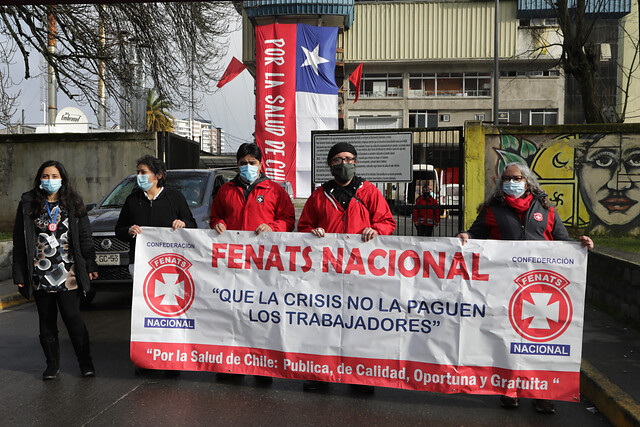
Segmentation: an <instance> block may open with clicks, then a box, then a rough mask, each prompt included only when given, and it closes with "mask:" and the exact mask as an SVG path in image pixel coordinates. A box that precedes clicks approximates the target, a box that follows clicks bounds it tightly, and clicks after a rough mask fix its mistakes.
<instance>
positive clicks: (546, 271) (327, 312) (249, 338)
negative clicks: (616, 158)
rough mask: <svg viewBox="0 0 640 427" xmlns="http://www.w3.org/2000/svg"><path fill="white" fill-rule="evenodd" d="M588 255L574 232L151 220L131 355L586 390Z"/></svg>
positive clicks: (141, 240)
mask: <svg viewBox="0 0 640 427" xmlns="http://www.w3.org/2000/svg"><path fill="white" fill-rule="evenodd" d="M586 266H587V252H586V250H585V249H583V248H580V246H579V244H577V243H574V242H532V241H528V242H522V241H519V242H516V241H491V240H469V241H468V243H467V244H466V245H464V246H461V243H460V240H459V239H453V238H416V237H397V236H377V237H376V238H375V239H373V240H372V241H370V242H367V243H363V242H362V241H361V239H360V236H359V235H328V236H326V237H324V238H318V237H315V236H313V235H311V234H302V233H262V234H261V235H260V236H256V235H255V234H254V233H253V232H236V231H227V232H225V233H224V234H222V235H218V233H217V232H215V231H213V230H193V229H180V230H177V231H173V230H171V229H164V228H152V227H144V228H143V233H142V234H141V235H139V236H138V237H137V242H136V268H135V277H134V289H133V308H132V319H131V359H132V360H133V362H134V363H135V364H136V365H138V366H141V367H145V368H152V369H173V370H202V371H216V372H232V373H240V374H255V375H268V376H275V377H282V378H298V379H316V380H321V381H333V382H343V383H352V384H368V385H376V386H385V387H396V388H404V389H414V390H428V391H436V392H442V393H476V394H506V395H511V396H522V397H535V398H544V399H554V400H572V401H578V400H579V377H580V360H581V352H582V326H583V310H584V294H585V283H586Z"/></svg>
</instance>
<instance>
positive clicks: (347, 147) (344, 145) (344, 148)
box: [327, 142, 358, 163]
mask: <svg viewBox="0 0 640 427" xmlns="http://www.w3.org/2000/svg"><path fill="white" fill-rule="evenodd" d="M344 152H346V153H351V154H353V157H358V152H357V151H356V148H355V147H354V146H353V145H351V144H349V143H348V142H338V143H337V144H335V145H334V146H333V147H331V150H329V154H328V155H327V163H331V159H333V156H335V155H336V154H338V153H344Z"/></svg>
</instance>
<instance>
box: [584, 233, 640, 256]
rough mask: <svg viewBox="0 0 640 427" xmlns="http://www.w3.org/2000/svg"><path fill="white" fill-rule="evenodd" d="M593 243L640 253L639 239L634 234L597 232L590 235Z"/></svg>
mask: <svg viewBox="0 0 640 427" xmlns="http://www.w3.org/2000/svg"><path fill="white" fill-rule="evenodd" d="M590 237H591V238H592V239H593V243H594V244H595V245H596V248H597V247H598V246H606V247H607V248H613V249H618V250H620V251H625V252H631V253H634V254H640V239H638V238H637V237H634V236H610V235H604V234H598V235H595V236H590Z"/></svg>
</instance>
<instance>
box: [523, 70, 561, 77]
mask: <svg viewBox="0 0 640 427" xmlns="http://www.w3.org/2000/svg"><path fill="white" fill-rule="evenodd" d="M559 75H560V71H558V70H544V71H529V77H558V76H559Z"/></svg>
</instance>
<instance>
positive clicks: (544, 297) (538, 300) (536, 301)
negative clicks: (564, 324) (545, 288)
mask: <svg viewBox="0 0 640 427" xmlns="http://www.w3.org/2000/svg"><path fill="white" fill-rule="evenodd" d="M552 295H553V294H548V293H535V294H534V293H531V299H532V300H533V304H531V303H530V302H528V301H524V303H523V305H522V320H524V319H528V318H529V317H533V320H532V321H531V323H530V324H529V328H531V329H551V326H549V320H552V321H554V322H557V321H558V320H559V319H560V303H559V302H558V301H556V302H554V303H553V304H549V301H550V300H551V296H552Z"/></svg>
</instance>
